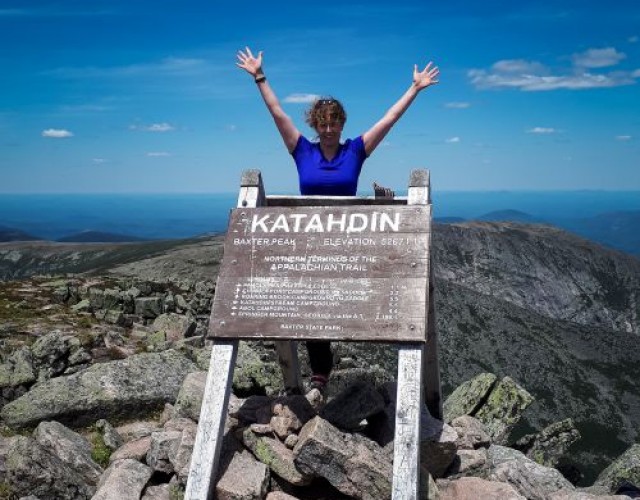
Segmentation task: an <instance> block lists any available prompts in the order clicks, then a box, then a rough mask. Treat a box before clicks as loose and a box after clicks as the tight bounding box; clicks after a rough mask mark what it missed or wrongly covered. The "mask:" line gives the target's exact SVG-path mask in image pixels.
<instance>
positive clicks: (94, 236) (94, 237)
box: [57, 231, 145, 243]
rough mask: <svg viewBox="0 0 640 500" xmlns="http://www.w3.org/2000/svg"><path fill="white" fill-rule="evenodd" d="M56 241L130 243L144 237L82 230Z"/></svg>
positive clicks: (141, 239) (142, 239)
mask: <svg viewBox="0 0 640 500" xmlns="http://www.w3.org/2000/svg"><path fill="white" fill-rule="evenodd" d="M57 241H59V242H61V243H130V242H135V241H145V240H144V238H138V237H137V236H131V235H128V234H118V233H105V232H102V231H82V232H80V233H76V234H70V235H69V236H65V237H63V238H59V239H58V240H57Z"/></svg>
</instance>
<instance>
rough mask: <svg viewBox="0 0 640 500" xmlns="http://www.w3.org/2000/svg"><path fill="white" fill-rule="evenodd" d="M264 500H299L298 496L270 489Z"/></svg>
mask: <svg viewBox="0 0 640 500" xmlns="http://www.w3.org/2000/svg"><path fill="white" fill-rule="evenodd" d="M265 500H300V499H299V498H298V497H294V496H291V495H289V494H287V493H285V492H284V491H272V492H270V493H269V494H268V495H267V497H266V498H265Z"/></svg>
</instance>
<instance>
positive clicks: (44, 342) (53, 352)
mask: <svg viewBox="0 0 640 500" xmlns="http://www.w3.org/2000/svg"><path fill="white" fill-rule="evenodd" d="M72 345H73V346H74V347H75V348H76V349H77V348H78V347H79V341H78V339H76V338H75V337H72V336H70V335H62V333H60V332H59V331H54V332H51V333H48V334H47V335H45V336H43V337H40V338H39V339H38V340H36V341H35V342H34V343H33V345H32V346H31V354H32V356H33V365H34V368H35V370H36V372H37V377H38V380H39V381H43V380H47V379H49V378H51V377H56V376H58V375H60V374H62V373H63V372H64V371H65V370H66V368H67V366H68V358H69V355H70V353H71V348H72Z"/></svg>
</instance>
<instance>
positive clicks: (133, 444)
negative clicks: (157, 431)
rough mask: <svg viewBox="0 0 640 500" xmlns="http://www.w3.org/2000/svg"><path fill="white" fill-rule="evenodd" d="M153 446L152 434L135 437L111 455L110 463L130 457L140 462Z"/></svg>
mask: <svg viewBox="0 0 640 500" xmlns="http://www.w3.org/2000/svg"><path fill="white" fill-rule="evenodd" d="M150 448H151V436H146V437H141V438H138V439H134V440H133V441H129V442H127V443H125V444H123V445H122V446H121V447H120V448H118V449H117V450H116V451H114V452H113V453H112V454H111V456H109V463H113V462H115V461H117V460H123V459H125V458H130V459H132V460H137V461H138V462H142V461H144V459H145V458H146V456H147V453H149V449H150Z"/></svg>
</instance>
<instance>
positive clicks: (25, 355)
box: [0, 347, 36, 393]
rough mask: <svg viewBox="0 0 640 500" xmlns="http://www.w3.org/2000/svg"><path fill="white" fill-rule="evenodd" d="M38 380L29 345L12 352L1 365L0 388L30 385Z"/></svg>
mask: <svg viewBox="0 0 640 500" xmlns="http://www.w3.org/2000/svg"><path fill="white" fill-rule="evenodd" d="M35 381H36V373H35V372H34V369H33V356H32V355H31V350H30V349H29V348H28V347H21V348H19V349H16V350H15V351H13V352H12V353H11V355H10V356H9V357H8V358H7V360H6V361H5V362H4V363H3V364H2V365H0V389H3V393H4V389H5V388H14V387H17V386H21V385H29V384H32V383H33V382H35Z"/></svg>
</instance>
